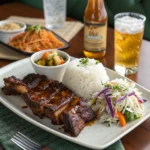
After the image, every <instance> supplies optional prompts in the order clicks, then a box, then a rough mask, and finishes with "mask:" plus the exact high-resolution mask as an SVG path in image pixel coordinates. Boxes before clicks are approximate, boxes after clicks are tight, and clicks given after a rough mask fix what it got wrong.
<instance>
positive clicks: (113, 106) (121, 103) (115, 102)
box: [90, 79, 144, 126]
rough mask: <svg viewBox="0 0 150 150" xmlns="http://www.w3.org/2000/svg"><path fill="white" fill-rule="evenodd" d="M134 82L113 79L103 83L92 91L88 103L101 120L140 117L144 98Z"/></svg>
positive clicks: (121, 122) (114, 120)
mask: <svg viewBox="0 0 150 150" xmlns="http://www.w3.org/2000/svg"><path fill="white" fill-rule="evenodd" d="M141 94H142V93H141V92H140V91H139V90H138V89H137V88H136V87H135V83H134V82H129V81H127V80H126V79H115V80H112V81H109V82H107V83H105V84H104V89H103V90H102V91H100V92H97V93H94V94H93V97H92V100H91V102H90V105H91V107H92V109H93V110H94V111H95V112H96V114H97V116H98V117H99V118H100V120H101V121H102V122H107V123H108V124H109V125H111V123H119V124H120V125H121V126H125V125H126V122H129V121H132V120H136V119H138V118H141V117H142V115H143V112H144V106H143V103H144V100H143V98H142V96H141ZM104 112H105V113H104Z"/></svg>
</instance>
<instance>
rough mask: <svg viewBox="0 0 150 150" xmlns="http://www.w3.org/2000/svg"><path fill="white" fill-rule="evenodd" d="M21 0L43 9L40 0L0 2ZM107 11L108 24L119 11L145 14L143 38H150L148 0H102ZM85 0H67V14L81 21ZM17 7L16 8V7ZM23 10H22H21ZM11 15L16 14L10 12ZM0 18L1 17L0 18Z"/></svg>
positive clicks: (112, 24)
mask: <svg viewBox="0 0 150 150" xmlns="http://www.w3.org/2000/svg"><path fill="white" fill-rule="evenodd" d="M14 2H22V3H24V4H27V5H29V6H31V7H35V8H38V9H41V10H42V9H43V1H42V0H0V4H1V5H4V4H5V3H14ZM104 2H105V7H106V10H107V13H108V20H109V21H108V25H109V27H113V26H114V15H115V14H117V13H119V12H137V13H140V14H143V15H145V16H146V18H147V20H146V25H145V32H144V39H147V40H150V28H149V26H150V9H149V6H150V0H104ZM86 5H87V0H67V16H68V17H72V18H75V19H77V20H80V21H82V22H83V16H84V11H85V7H86ZM16 9H17V8H16ZM23 11H24V10H23ZM12 15H17V14H14V12H12ZM0 19H1V18H0Z"/></svg>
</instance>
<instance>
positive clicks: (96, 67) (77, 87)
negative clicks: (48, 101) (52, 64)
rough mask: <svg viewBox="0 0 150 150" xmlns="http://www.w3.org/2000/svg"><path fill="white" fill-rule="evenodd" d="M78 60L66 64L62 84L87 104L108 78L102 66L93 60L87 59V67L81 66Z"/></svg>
mask: <svg viewBox="0 0 150 150" xmlns="http://www.w3.org/2000/svg"><path fill="white" fill-rule="evenodd" d="M79 60H80V59H75V60H73V61H71V62H70V63H69V64H68V66H67V68H66V71H65V74H64V77H63V81H62V82H63V84H65V85H66V86H67V87H68V88H69V89H71V90H72V91H74V92H75V93H76V94H77V95H78V96H81V97H82V98H84V99H85V100H86V101H87V102H88V101H89V100H90V98H91V97H92V95H93V93H95V92H99V91H101V90H102V89H103V84H102V83H106V82H107V81H108V80H109V77H108V75H107V72H106V70H105V68H104V66H103V64H102V63H98V64H96V60H95V59H88V63H87V65H84V64H81V63H80V62H79Z"/></svg>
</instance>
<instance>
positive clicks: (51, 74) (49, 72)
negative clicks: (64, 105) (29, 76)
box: [30, 49, 70, 82]
mask: <svg viewBox="0 0 150 150" xmlns="http://www.w3.org/2000/svg"><path fill="white" fill-rule="evenodd" d="M52 51H53V50H52V49H51V50H50V49H49V50H42V51H39V52H36V53H34V54H33V55H32V56H31V57H30V58H31V64H32V66H33V69H34V70H35V72H36V73H38V74H41V75H46V76H47V77H48V78H49V79H53V80H58V81H60V82H61V81H62V78H63V76H64V73H65V70H66V67H67V65H68V63H69V62H70V56H69V55H68V54H67V53H66V52H63V51H60V50H57V53H58V55H59V56H62V57H63V58H64V59H65V60H66V62H65V63H64V64H61V65H58V66H40V65H37V64H36V63H35V61H36V60H38V59H41V58H42V56H43V55H44V53H46V52H52Z"/></svg>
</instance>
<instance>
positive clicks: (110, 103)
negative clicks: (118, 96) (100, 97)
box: [104, 91, 115, 118]
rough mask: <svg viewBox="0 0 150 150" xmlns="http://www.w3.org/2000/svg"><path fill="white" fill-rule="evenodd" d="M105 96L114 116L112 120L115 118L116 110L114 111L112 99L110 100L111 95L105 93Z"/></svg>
mask: <svg viewBox="0 0 150 150" xmlns="http://www.w3.org/2000/svg"><path fill="white" fill-rule="evenodd" d="M104 95H105V99H106V102H107V105H108V107H109V110H110V113H111V116H112V118H114V115H115V113H114V110H113V107H112V102H111V98H110V96H109V94H107V93H106V91H105V92H104Z"/></svg>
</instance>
